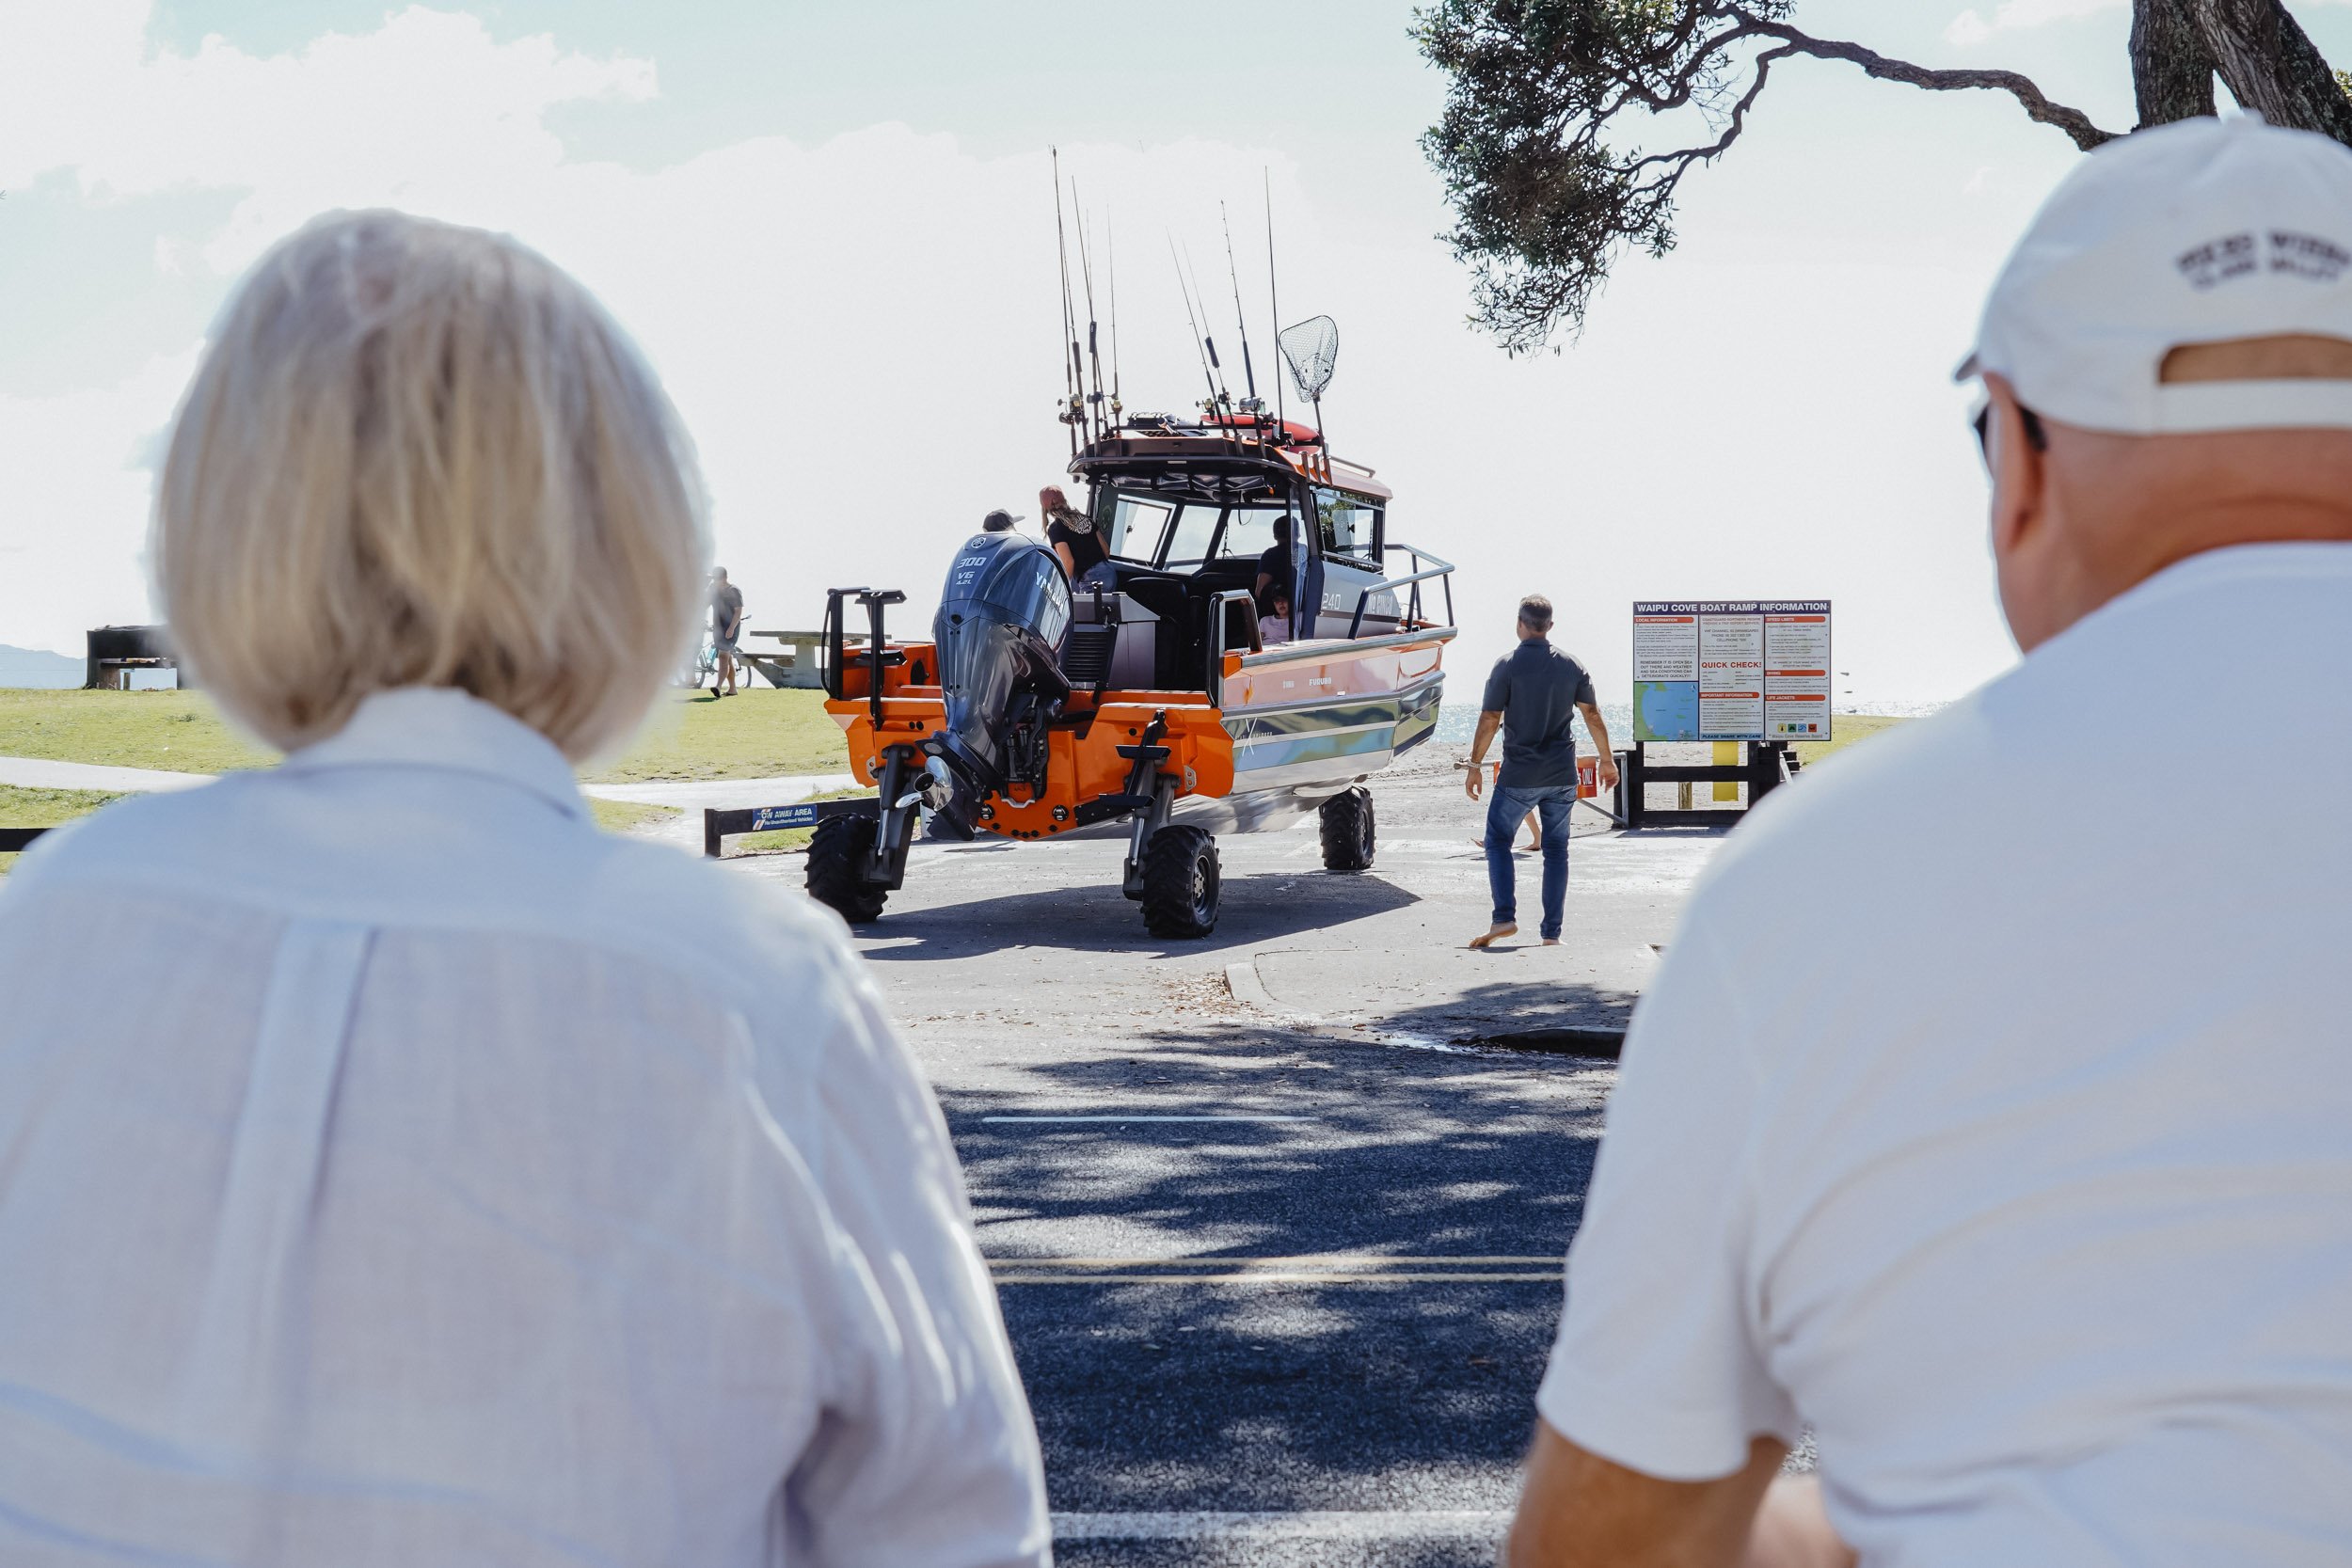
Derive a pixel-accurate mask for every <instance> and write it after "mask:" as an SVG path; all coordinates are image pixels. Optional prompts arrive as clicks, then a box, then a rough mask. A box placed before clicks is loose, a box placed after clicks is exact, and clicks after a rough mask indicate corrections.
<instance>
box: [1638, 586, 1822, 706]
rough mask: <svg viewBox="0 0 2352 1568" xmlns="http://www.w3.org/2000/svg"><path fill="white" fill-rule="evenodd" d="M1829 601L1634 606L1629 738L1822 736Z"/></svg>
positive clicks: (1669, 602)
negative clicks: (1631, 705)
mask: <svg viewBox="0 0 2352 1568" xmlns="http://www.w3.org/2000/svg"><path fill="white" fill-rule="evenodd" d="M1829 681H1830V610H1829V601H1828V600H1827V599H1655V600H1637V601H1635V603H1634V606H1633V738H1634V739H1636V740H1827V739H1828V738H1829V737H1830V700H1829V690H1830V687H1829Z"/></svg>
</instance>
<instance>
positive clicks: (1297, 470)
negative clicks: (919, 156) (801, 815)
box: [808, 317, 1454, 937]
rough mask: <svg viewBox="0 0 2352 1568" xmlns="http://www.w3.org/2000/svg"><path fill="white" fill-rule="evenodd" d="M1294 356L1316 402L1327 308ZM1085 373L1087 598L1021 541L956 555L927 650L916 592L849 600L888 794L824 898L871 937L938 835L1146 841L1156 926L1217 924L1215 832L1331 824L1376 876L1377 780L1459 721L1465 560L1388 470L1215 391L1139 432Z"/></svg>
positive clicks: (834, 677)
mask: <svg viewBox="0 0 2352 1568" xmlns="http://www.w3.org/2000/svg"><path fill="white" fill-rule="evenodd" d="M1089 332H1090V328H1089ZM1300 345H1303V349H1302V348H1301V346H1300ZM1204 347H1205V348H1206V349H1207V351H1208V352H1207V354H1206V356H1204V357H1205V358H1206V359H1207V360H1208V361H1211V362H1213V361H1214V358H1215V345H1214V344H1209V343H1206V341H1205V340H1204ZM1282 348H1283V352H1284V354H1285V356H1286V357H1288V358H1289V360H1290V363H1291V366H1292V369H1293V372H1294V374H1295V377H1296V379H1297V380H1298V382H1299V384H1300V390H1301V393H1302V395H1303V396H1307V397H1311V398H1314V399H1316V400H1318V402H1317V408H1318V413H1319V411H1320V402H1319V400H1320V397H1321V394H1322V392H1323V390H1324V388H1325V386H1326V385H1327V382H1328V381H1329V378H1330V366H1331V363H1332V360H1333V358H1334V357H1335V356H1336V352H1337V333H1336V329H1334V328H1332V327H1331V325H1330V323H1329V321H1328V319H1327V318H1321V317H1318V318H1316V319H1315V320H1314V321H1312V322H1310V323H1306V324H1302V325H1301V326H1299V327H1295V328H1293V329H1292V330H1291V331H1290V332H1288V333H1284V334H1283V335H1282ZM1074 354H1075V344H1074V343H1073V357H1074ZM1114 380H1115V378H1114ZM1078 386H1079V383H1078V381H1077V378H1076V377H1075V375H1074V373H1073V395H1072V397H1071V399H1070V401H1069V404H1068V405H1067V406H1066V408H1065V410H1064V413H1063V416H1062V418H1063V422H1065V423H1066V424H1069V425H1070V426H1071V427H1072V456H1071V460H1070V467H1069V471H1070V474H1071V476H1072V477H1073V479H1075V480H1077V481H1078V482H1080V483H1082V484H1083V485H1084V486H1085V497H1086V500H1085V505H1084V508H1083V510H1082V511H1080V512H1078V513H1077V514H1076V515H1074V516H1071V517H1067V518H1065V519H1064V521H1065V525H1066V526H1073V527H1074V528H1075V529H1077V530H1078V531H1082V532H1083V531H1091V532H1093V533H1094V534H1095V535H1096V536H1097V538H1098V539H1099V542H1100V544H1101V546H1102V549H1103V554H1104V560H1103V561H1102V562H1099V563H1097V564H1095V565H1093V566H1092V567H1091V568H1090V569H1089V570H1086V571H1085V572H1084V573H1083V574H1082V575H1081V577H1080V579H1079V581H1078V583H1077V584H1075V585H1074V586H1073V583H1072V582H1071V580H1070V578H1069V577H1068V575H1067V574H1066V573H1065V571H1064V569H1063V565H1062V562H1061V560H1060V558H1059V557H1058V556H1057V554H1056V553H1055V552H1054V551H1053V550H1051V549H1049V548H1048V547H1047V546H1045V545H1044V544H1043V543H1042V542H1041V541H1040V540H1038V539H1037V538H1035V537H1034V536H1031V535H1027V534H1023V533H1018V532H1012V531H1005V532H997V533H979V534H976V535H974V536H973V537H972V538H970V539H968V540H966V541H965V542H964V544H963V545H962V546H961V547H960V548H959V549H958V551H957V553H956V557H955V561H954V562H953V564H952V565H951V566H950V568H949V571H948V575H947V581H946V586H945V588H944V589H943V591H942V593H941V595H940V606H939V610H938V613H937V614H936V615H935V616H934V617H933V618H932V622H931V635H930V639H929V640H928V641H914V640H909V641H892V640H891V638H890V636H889V632H888V627H887V626H886V616H887V611H888V607H889V606H891V605H893V604H897V603H900V602H902V601H903V600H904V598H905V594H902V593H899V592H898V591H896V590H889V591H877V590H873V589H866V588H840V589H834V591H833V592H832V593H831V594H829V595H828V597H827V603H826V609H825V637H826V642H827V647H826V656H827V657H826V659H825V672H826V683H827V696H828V701H827V703H826V708H827V709H828V710H829V711H830V712H831V713H832V714H833V716H834V719H835V720H836V721H838V722H839V723H840V725H841V726H842V729H843V730H844V731H845V732H846V733H847V736H848V739H849V751H850V766H851V768H852V769H853V770H854V771H855V772H856V773H857V774H858V776H860V777H862V778H866V779H870V780H872V781H873V782H874V784H875V786H876V793H875V795H873V796H871V797H867V798H864V799H861V800H840V801H831V802H826V803H824V804H823V805H821V806H818V807H814V808H809V809H808V815H809V816H810V817H811V818H812V819H814V820H816V822H817V833H816V836H815V839H814V841H813V842H812V843H811V845H810V848H809V858H808V887H809V891H810V893H811V894H812V895H815V896H816V897H818V898H819V899H821V900H822V901H823V902H825V903H827V904H830V905H832V906H833V907H834V909H836V910H838V911H841V913H842V914H843V915H844V916H846V917H847V918H848V919H849V920H850V921H851V922H852V923H863V922H868V921H873V920H876V919H879V918H880V917H881V915H882V906H883V904H884V902H885V900H886V899H887V897H888V895H889V894H890V893H891V892H892V891H893V890H895V889H897V888H898V887H899V886H901V885H902V884H903V882H904V879H905V876H906V866H907V857H908V851H909V849H910V847H911V846H912V844H913V841H914V833H915V827H916V823H917V821H918V820H920V821H921V822H922V823H923V825H924V831H925V832H926V835H927V836H930V837H933V838H953V839H968V838H972V837H974V836H976V835H977V834H980V833H990V834H994V835H996V836H998V837H1001V838H1009V839H1032V840H1033V839H1049V838H1057V837H1062V836H1065V835H1068V834H1073V833H1081V832H1089V830H1092V831H1095V832H1125V833H1126V835H1127V837H1128V853H1127V859H1126V864H1125V867H1124V871H1123V875H1122V879H1121V882H1122V887H1123V889H1124V891H1125V892H1126V894H1127V895H1128V896H1129V897H1130V898H1133V899H1135V900H1136V901H1137V902H1138V903H1140V904H1141V905H1142V908H1143V917H1144V921H1145V924H1146V925H1147V926H1148V927H1150V929H1151V930H1152V932H1153V933H1154V934H1157V935H1160V936H1167V937H1200V936H1206V935H1208V934H1209V932H1210V931H1211V930H1212V929H1214V928H1215V927H1216V917H1217V909H1218V903H1219V896H1220V882H1221V872H1220V866H1219V862H1218V857H1217V849H1216V834H1218V833H1220V832H1248V831H1252V830H1256V829H1261V828H1268V827H1279V826H1283V825H1286V824H1288V823H1289V822H1291V821H1293V820H1295V817H1296V816H1297V814H1299V813H1302V812H1306V811H1310V810H1311V811H1317V812H1320V813H1321V815H1322V831H1323V862H1324V864H1325V866H1326V867H1327V868H1328V869H1330V870H1333V871H1359V870H1362V869H1365V868H1367V867H1369V866H1370V865H1371V864H1372V861H1373V854H1374V850H1375V832H1374V823H1373V809H1372V797H1371V795H1370V793H1369V792H1368V791H1366V790H1365V789H1364V788H1363V787H1362V783H1363V781H1364V780H1365V779H1366V778H1368V777H1370V776H1371V775H1372V774H1374V773H1375V772H1377V771H1379V770H1380V769H1381V768H1385V767H1387V766H1388V765H1389V764H1390V763H1391V762H1392V761H1394V760H1395V759H1396V758H1397V757H1399V756H1402V755H1403V754H1405V753H1406V752H1408V751H1410V750H1411V749H1412V748H1413V747H1415V746H1417V745H1419V744H1421V743H1422V741H1424V740H1426V739H1428V737H1429V736H1430V735H1431V733H1432V732H1433V731H1434V730H1435V728H1436V725H1437V718H1438V696H1439V693H1440V692H1441V690H1442V689H1443V687H1444V683H1445V674H1444V672H1443V670H1442V668H1441V659H1442V655H1443V652H1444V648H1445V644H1446V643H1447V642H1448V641H1451V640H1452V639H1453V637H1454V626H1453V620H1454V615H1453V609H1454V606H1453V588H1452V583H1451V578H1450V574H1451V573H1452V572H1453V570H1454V568H1453V566H1452V565H1451V564H1450V563H1449V562H1443V561H1440V560H1438V559H1437V558H1436V557H1434V556H1432V555H1430V554H1428V552H1426V551H1424V550H1420V549H1416V548H1414V547H1413V546H1409V545H1406V544H1403V543H1400V542H1398V541H1397V540H1395V539H1394V538H1392V537H1391V534H1390V531H1389V530H1390V513H1391V506H1392V503H1393V499H1394V498H1393V496H1392V495H1391V492H1390V490H1389V488H1388V486H1386V485H1385V484H1383V483H1380V481H1379V479H1378V477H1377V476H1376V475H1375V473H1374V471H1373V470H1372V469H1371V468H1369V467H1363V466H1361V465H1359V464H1354V463H1348V462H1344V461H1342V460H1339V459H1335V458H1333V457H1332V456H1330V455H1329V452H1328V451H1327V447H1326V444H1325V441H1324V437H1323V436H1322V434H1321V433H1320V432H1319V431H1317V430H1311V429H1309V428H1308V427H1307V426H1305V425H1303V424H1298V423H1295V422H1293V421H1289V420H1283V419H1280V418H1279V417H1276V416H1274V415H1271V414H1268V413H1267V412H1266V411H1265V409H1264V408H1263V404H1260V403H1259V401H1258V400H1257V399H1256V397H1255V396H1254V394H1253V395H1252V396H1250V397H1248V398H1244V399H1241V400H1238V401H1237V400H1234V399H1232V398H1231V397H1230V396H1228V395H1226V394H1225V393H1224V392H1223V390H1222V389H1221V388H1219V387H1218V386H1216V383H1215V382H1214V381H1213V382H1212V385H1211V395H1210V397H1209V398H1208V399H1207V400H1206V401H1205V402H1204V403H1203V404H1201V407H1202V415H1201V417H1200V418H1199V419H1188V418H1179V417H1176V416H1172V415H1153V414H1138V415H1135V416H1132V417H1124V418H1122V417H1121V415H1120V409H1119V403H1118V396H1117V392H1116V390H1115V389H1114V390H1113V391H1112V392H1111V393H1110V394H1109V396H1108V397H1107V398H1105V397H1104V394H1103V393H1102V391H1101V389H1100V387H1099V385H1098V387H1097V389H1096V391H1095V392H1094V393H1093V394H1092V395H1090V396H1089V395H1085V394H1083V393H1082V392H1080V391H1079V390H1078V389H1077V388H1078ZM1089 404H1090V405H1092V406H1089ZM1081 432H1083V439H1081ZM1391 562H1397V563H1398V564H1400V565H1402V566H1403V568H1404V569H1403V570H1401V571H1398V572H1396V573H1395V575H1393V576H1391V574H1390V563H1391ZM1424 589H1428V590H1430V591H1431V594H1430V595H1429V596H1428V597H1425V596H1424V593H1423V590H1424ZM1278 600H1279V602H1280V603H1281V604H1282V605H1284V606H1286V607H1287V611H1288V613H1287V617H1286V618H1280V619H1278V618H1276V616H1275V615H1274V614H1273V613H1272V612H1273V610H1275V607H1276V605H1277V602H1278ZM1440 603H1441V604H1442V607H1443V608H1442V613H1432V611H1433V610H1436V609H1437V607H1438V604H1440ZM852 606H854V607H856V610H858V611H862V612H863V618H864V620H865V622H866V628H865V629H866V641H865V647H864V648H863V650H860V651H853V650H852V649H851V648H850V647H849V646H848V643H849V628H848V627H847V626H845V623H846V622H847V621H848V619H849V618H850V614H851V608H850V607H852Z"/></svg>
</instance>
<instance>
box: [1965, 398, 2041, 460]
mask: <svg viewBox="0 0 2352 1568" xmlns="http://www.w3.org/2000/svg"><path fill="white" fill-rule="evenodd" d="M2017 413H2018V416H2019V418H2021V419H2023V420H2025V423H2026V445H2028V446H2030V447H2032V448H2033V450H2034V451H2049V450H2050V433H2049V432H2048V431H2046V430H2044V429H2042V416H2041V415H2039V414H2037V413H2035V412H2034V411H2033V410H2032V409H2030V408H2028V407H2026V405H2025V404H2022V403H2021V404H2018V405H2017ZM1968 424H1969V428H1970V429H1972V430H1974V431H1975V432H1976V433H1977V453H1978V455H1979V456H1980V457H1982V458H1983V459H1984V467H1985V471H1986V472H1988V473H1990V472H1991V471H1992V469H1993V400H1992V399H1991V398H1986V399H1985V400H1984V401H1983V402H1982V403H1980V404H1978V405H1977V414H1976V418H1974V419H1972V420H1969V421H1968Z"/></svg>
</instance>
